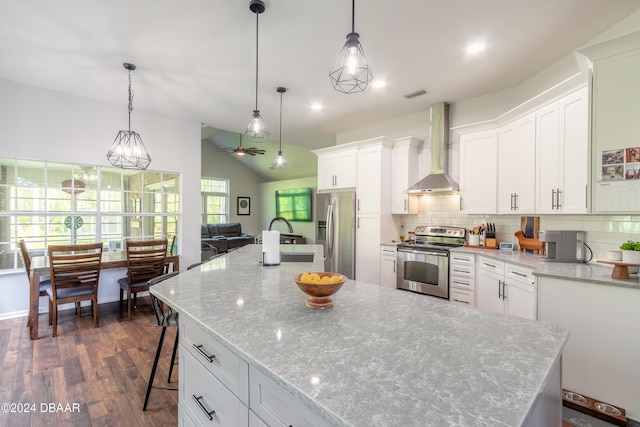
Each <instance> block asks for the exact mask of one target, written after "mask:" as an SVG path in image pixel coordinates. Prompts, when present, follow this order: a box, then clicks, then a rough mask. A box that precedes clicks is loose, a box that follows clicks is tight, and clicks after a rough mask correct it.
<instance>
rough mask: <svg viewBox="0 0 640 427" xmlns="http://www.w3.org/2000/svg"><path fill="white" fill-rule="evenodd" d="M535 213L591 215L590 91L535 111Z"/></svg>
mask: <svg viewBox="0 0 640 427" xmlns="http://www.w3.org/2000/svg"><path fill="white" fill-rule="evenodd" d="M536 165H537V166H536V168H537V173H536V176H537V188H536V193H537V195H536V213H538V214H547V213H563V214H584V213H588V207H587V203H588V188H589V187H588V178H589V90H588V88H587V87H585V88H582V89H580V90H578V91H576V92H574V93H572V94H570V95H567V96H565V97H563V98H561V99H559V100H558V101H556V102H554V103H552V104H550V105H548V106H546V107H544V108H541V109H540V110H538V111H537V112H536Z"/></svg>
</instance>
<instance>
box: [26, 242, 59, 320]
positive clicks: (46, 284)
mask: <svg viewBox="0 0 640 427" xmlns="http://www.w3.org/2000/svg"><path fill="white" fill-rule="evenodd" d="M18 246H19V247H20V253H21V254H22V263H23V264H24V268H25V270H27V280H28V281H29V287H31V257H30V255H29V251H28V250H27V244H26V243H25V242H24V239H20V241H19V242H18ZM49 288H51V279H41V280H40V296H41V297H46V296H48V294H47V289H49ZM52 321H53V318H52V313H51V311H49V324H51V322H52ZM29 326H31V318H30V317H29V316H27V328H28V327H29Z"/></svg>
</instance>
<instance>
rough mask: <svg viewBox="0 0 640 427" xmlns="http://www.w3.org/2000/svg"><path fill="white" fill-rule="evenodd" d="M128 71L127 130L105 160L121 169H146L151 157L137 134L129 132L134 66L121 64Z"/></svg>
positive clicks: (117, 139) (117, 137)
mask: <svg viewBox="0 0 640 427" xmlns="http://www.w3.org/2000/svg"><path fill="white" fill-rule="evenodd" d="M122 65H123V66H124V68H125V69H126V70H128V71H129V130H121V131H120V132H118V135H116V139H115V140H114V141H113V144H111V149H110V150H109V152H108V153H107V159H109V163H111V164H112V165H113V166H116V167H119V168H122V169H146V168H147V167H148V166H149V163H151V157H150V156H149V153H147V148H146V147H145V146H144V143H143V142H142V138H141V137H140V134H139V133H138V132H135V131H132V130H131V111H133V90H131V71H133V70H135V69H136V66H135V65H133V64H129V63H126V62H125V63H124V64H122Z"/></svg>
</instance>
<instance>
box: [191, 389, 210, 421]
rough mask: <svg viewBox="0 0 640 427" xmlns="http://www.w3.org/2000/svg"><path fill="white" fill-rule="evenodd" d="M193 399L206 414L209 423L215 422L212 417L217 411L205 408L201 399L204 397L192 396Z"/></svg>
mask: <svg viewBox="0 0 640 427" xmlns="http://www.w3.org/2000/svg"><path fill="white" fill-rule="evenodd" d="M191 397H192V398H193V400H194V401H195V402H196V404H197V405H198V407H199V408H200V410H201V411H202V412H204V414H205V415H206V416H207V417H208V418H209V421H213V417H212V415H213V414H215V413H216V411H208V410H207V408H205V407H204V405H203V404H202V402H200V399H202V396H197V397H196V395H195V394H192V395H191Z"/></svg>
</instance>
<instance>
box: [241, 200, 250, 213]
mask: <svg viewBox="0 0 640 427" xmlns="http://www.w3.org/2000/svg"><path fill="white" fill-rule="evenodd" d="M238 215H251V197H238Z"/></svg>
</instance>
